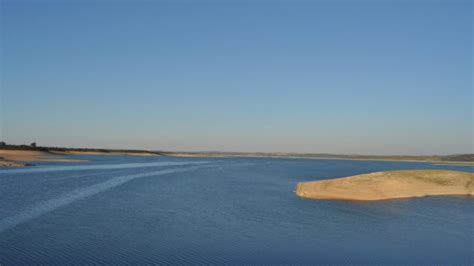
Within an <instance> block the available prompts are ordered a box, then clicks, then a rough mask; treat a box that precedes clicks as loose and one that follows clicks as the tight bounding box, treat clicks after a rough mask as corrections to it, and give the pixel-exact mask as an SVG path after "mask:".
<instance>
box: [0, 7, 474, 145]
mask: <svg viewBox="0 0 474 266" xmlns="http://www.w3.org/2000/svg"><path fill="white" fill-rule="evenodd" d="M1 17H2V26H1V29H2V38H1V40H2V61H1V62H2V64H1V67H2V84H1V85H2V87H1V100H2V106H1V115H0V118H1V120H2V123H1V131H0V133H1V135H0V138H1V139H3V140H5V141H7V142H10V143H16V144H22V143H30V142H32V141H37V142H38V144H39V145H52V146H74V147H104V148H144V149H160V150H222V151H283V152H285V151H286V152H329V153H360V154H451V153H467V152H472V150H473V127H474V126H473V109H472V108H473V107H472V105H473V100H474V99H473V85H472V75H473V69H472V60H473V58H472V46H473V43H472V35H473V31H472V30H473V29H472V28H473V26H472V24H473V4H472V1H470V0H468V1H448V0H445V1H442V0H441V1H434V0H433V1H431V0H419V1H416V0H414V1H408V0H406V1H403V0H381V1H338V0H336V1H271V0H268V1H265V0H257V1H243V0H242V1H231V0H228V1H219V2H218V1H182V0H181V1H91V0H84V1H76V0H65V1H43V0H31V1H25V0H3V1H2V12H1Z"/></svg>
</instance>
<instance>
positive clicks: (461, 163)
mask: <svg viewBox="0 0 474 266" xmlns="http://www.w3.org/2000/svg"><path fill="white" fill-rule="evenodd" d="M164 156H170V157H178V158H274V159H306V160H344V161H381V162H409V163H410V162H411V163H431V164H433V165H454V166H473V167H474V161H472V162H471V161H440V160H429V159H397V158H377V156H373V157H367V158H357V157H354V158H348V157H337V156H336V157H318V156H284V155H281V156H279V155H251V154H249V155H245V154H241V155H231V154H228V155H225V154H202V153H196V154H192V153H172V152H165V153H164ZM380 157H383V156H380ZM402 157H403V156H402ZM426 157H429V156H426Z"/></svg>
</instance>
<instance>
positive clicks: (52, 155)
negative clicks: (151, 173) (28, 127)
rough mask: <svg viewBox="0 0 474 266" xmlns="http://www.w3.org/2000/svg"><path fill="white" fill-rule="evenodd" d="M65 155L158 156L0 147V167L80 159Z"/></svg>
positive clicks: (75, 161) (141, 153) (154, 154)
mask: <svg viewBox="0 0 474 266" xmlns="http://www.w3.org/2000/svg"><path fill="white" fill-rule="evenodd" d="M65 155H101V156H160V155H158V154H156V153H151V152H120V151H118V152H115V151H108V152H101V151H35V150H2V149H0V168H18V167H25V166H29V165H30V164H29V162H57V163H79V162H87V160H81V159H69V158H65Z"/></svg>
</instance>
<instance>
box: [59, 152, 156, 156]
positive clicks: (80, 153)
mask: <svg viewBox="0 0 474 266" xmlns="http://www.w3.org/2000/svg"><path fill="white" fill-rule="evenodd" d="M52 153H53V154H59V155H100V156H161V155H158V154H156V153H151V152H115V151H111V152H100V151H52Z"/></svg>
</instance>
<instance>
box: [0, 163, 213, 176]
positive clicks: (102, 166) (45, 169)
mask: <svg viewBox="0 0 474 266" xmlns="http://www.w3.org/2000/svg"><path fill="white" fill-rule="evenodd" d="M206 163H208V162H206V161H195V162H153V163H124V164H98V165H71V166H48V167H33V168H21V169H7V170H2V171H1V172H0V174H17V173H43V172H57V171H82V170H110V169H129V168H143V167H155V166H177V165H188V164H206Z"/></svg>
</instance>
